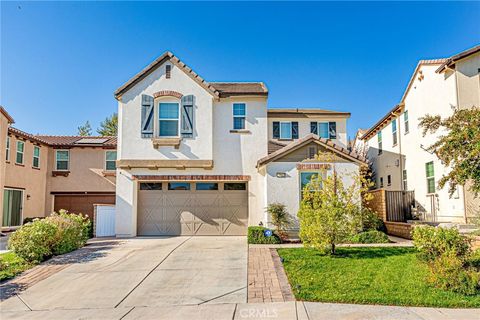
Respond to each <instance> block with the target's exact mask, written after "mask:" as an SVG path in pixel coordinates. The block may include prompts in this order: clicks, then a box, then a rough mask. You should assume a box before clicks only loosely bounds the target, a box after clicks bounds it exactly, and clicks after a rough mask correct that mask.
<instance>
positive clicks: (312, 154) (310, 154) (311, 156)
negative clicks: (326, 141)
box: [308, 147, 317, 159]
mask: <svg viewBox="0 0 480 320" xmlns="http://www.w3.org/2000/svg"><path fill="white" fill-rule="evenodd" d="M316 155H317V148H315V147H309V148H308V158H309V159H315V156H316Z"/></svg>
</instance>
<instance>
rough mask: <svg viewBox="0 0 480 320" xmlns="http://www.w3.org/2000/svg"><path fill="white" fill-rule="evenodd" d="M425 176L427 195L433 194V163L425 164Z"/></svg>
mask: <svg viewBox="0 0 480 320" xmlns="http://www.w3.org/2000/svg"><path fill="white" fill-rule="evenodd" d="M425 175H426V177H427V193H435V170H434V167H433V161H430V162H427V163H425Z"/></svg>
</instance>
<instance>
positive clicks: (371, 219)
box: [361, 208, 387, 232]
mask: <svg viewBox="0 0 480 320" xmlns="http://www.w3.org/2000/svg"><path fill="white" fill-rule="evenodd" d="M361 220H362V231H370V230H378V231H382V232H385V231H387V230H386V228H385V224H384V223H383V221H382V219H380V218H379V217H378V216H377V214H376V213H375V212H374V211H372V210H370V209H368V208H362V218H361Z"/></svg>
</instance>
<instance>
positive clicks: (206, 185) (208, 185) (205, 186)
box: [196, 182, 218, 190]
mask: <svg viewBox="0 0 480 320" xmlns="http://www.w3.org/2000/svg"><path fill="white" fill-rule="evenodd" d="M196 189H197V190H218V183H213V182H199V183H197V185H196Z"/></svg>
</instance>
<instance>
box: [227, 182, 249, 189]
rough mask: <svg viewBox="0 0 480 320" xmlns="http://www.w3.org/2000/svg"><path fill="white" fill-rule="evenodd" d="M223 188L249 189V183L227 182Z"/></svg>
mask: <svg viewBox="0 0 480 320" xmlns="http://www.w3.org/2000/svg"><path fill="white" fill-rule="evenodd" d="M223 190H247V184H246V183H243V182H225V184H224V185H223Z"/></svg>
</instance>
